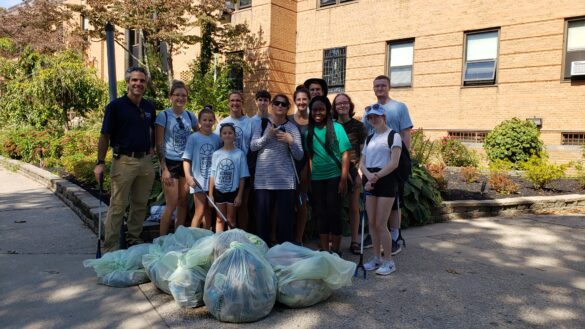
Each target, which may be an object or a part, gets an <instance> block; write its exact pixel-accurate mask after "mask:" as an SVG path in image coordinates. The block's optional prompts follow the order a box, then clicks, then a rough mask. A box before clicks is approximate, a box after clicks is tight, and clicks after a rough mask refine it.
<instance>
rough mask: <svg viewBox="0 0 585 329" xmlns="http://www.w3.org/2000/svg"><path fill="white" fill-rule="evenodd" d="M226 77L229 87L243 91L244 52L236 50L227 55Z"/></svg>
mask: <svg viewBox="0 0 585 329" xmlns="http://www.w3.org/2000/svg"><path fill="white" fill-rule="evenodd" d="M227 65H228V69H229V73H228V79H229V80H230V84H231V86H230V87H231V89H232V90H239V91H244V52H243V51H236V52H233V53H229V54H228V55H227Z"/></svg>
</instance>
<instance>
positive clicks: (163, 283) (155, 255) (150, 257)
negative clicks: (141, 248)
mask: <svg viewBox="0 0 585 329" xmlns="http://www.w3.org/2000/svg"><path fill="white" fill-rule="evenodd" d="M179 257H181V252H179V251H168V252H165V250H164V248H163V247H161V246H160V245H158V244H153V245H151V246H150V248H149V250H148V253H147V254H145V255H144V256H142V265H143V266H144V269H145V270H146V274H147V275H148V277H149V278H150V281H152V283H154V285H155V286H156V287H157V288H158V289H160V290H162V291H163V292H165V293H167V294H169V295H170V294H171V291H170V289H169V277H170V276H171V274H173V272H175V270H176V269H177V264H178V262H179Z"/></svg>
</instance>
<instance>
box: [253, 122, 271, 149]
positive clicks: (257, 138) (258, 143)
mask: <svg viewBox="0 0 585 329" xmlns="http://www.w3.org/2000/svg"><path fill="white" fill-rule="evenodd" d="M274 135H275V129H274V127H272V123H270V122H268V123H267V126H266V129H265V130H264V134H263V135H262V122H260V124H258V125H256V127H255V129H254V134H253V135H252V141H251V142H250V151H253V152H256V151H260V150H261V149H262V148H264V146H266V144H267V143H268V141H269V140H270V139H271V138H272V137H273V136H274Z"/></svg>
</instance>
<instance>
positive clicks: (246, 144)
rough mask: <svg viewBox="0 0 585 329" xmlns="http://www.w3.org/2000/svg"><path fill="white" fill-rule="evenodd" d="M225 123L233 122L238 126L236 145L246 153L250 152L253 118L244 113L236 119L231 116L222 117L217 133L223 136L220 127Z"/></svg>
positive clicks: (216, 129)
mask: <svg viewBox="0 0 585 329" xmlns="http://www.w3.org/2000/svg"><path fill="white" fill-rule="evenodd" d="M223 123H233V124H234V128H236V140H235V141H234V145H235V146H236V147H237V148H239V149H240V150H242V151H243V152H244V155H247V154H248V150H249V149H250V141H251V140H252V120H251V119H250V118H248V117H247V116H245V115H242V116H241V117H240V118H239V119H234V118H232V117H231V116H229V117H227V118H223V119H221V121H220V122H219V124H218V125H217V128H215V133H216V134H217V135H218V136H220V137H221V135H220V133H219V129H220V128H221V125H222V124H223Z"/></svg>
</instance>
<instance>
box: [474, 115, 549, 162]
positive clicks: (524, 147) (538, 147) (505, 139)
mask: <svg viewBox="0 0 585 329" xmlns="http://www.w3.org/2000/svg"><path fill="white" fill-rule="evenodd" d="M539 135H540V132H539V131H538V128H536V125H534V122H532V121H523V120H520V119H518V118H514V119H511V120H507V121H504V122H502V123H500V124H499V125H498V126H496V127H495V128H494V130H492V131H491V132H490V133H489V134H488V135H487V136H486V138H485V141H484V143H483V147H484V149H485V152H486V154H487V157H488V159H489V160H490V161H494V160H507V161H509V162H511V163H513V164H517V163H521V162H526V161H528V159H530V157H531V156H532V155H536V156H540V154H541V152H542V147H543V146H542V145H543V144H542V141H541V140H540V139H539Z"/></svg>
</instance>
